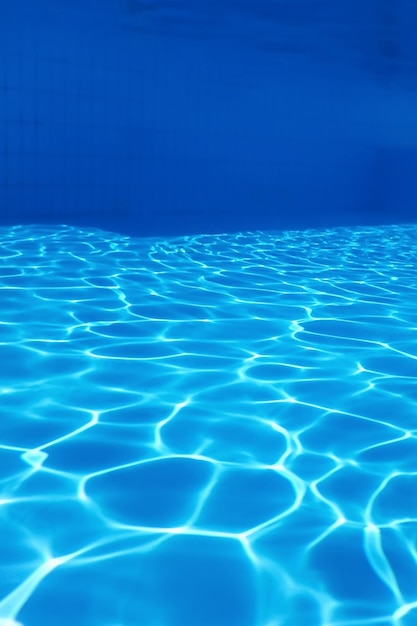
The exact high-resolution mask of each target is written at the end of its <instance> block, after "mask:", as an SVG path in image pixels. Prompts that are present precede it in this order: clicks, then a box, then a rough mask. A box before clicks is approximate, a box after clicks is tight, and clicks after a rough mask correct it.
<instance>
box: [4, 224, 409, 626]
mask: <svg viewBox="0 0 417 626" xmlns="http://www.w3.org/2000/svg"><path fill="white" fill-rule="evenodd" d="M416 263H417V226H410V225H405V226H386V227H378V228H356V229H349V228H338V229H331V230H330V229H329V230H320V231H317V230H316V231H313V230H311V231H303V232H301V231H299V232H298V231H297V232H276V233H271V232H267V233H263V232H252V233H251V232H249V233H240V234H234V235H226V234H225V235H217V236H212V235H210V236H192V237H182V238H180V237H178V238H173V239H157V238H152V239H139V238H136V239H135V238H130V237H125V236H121V235H118V234H115V233H108V232H104V231H99V230H83V229H77V228H74V227H68V226H57V227H45V226H42V227H38V226H16V227H12V228H2V229H0V417H1V419H0V467H1V471H0V480H1V490H0V537H1V541H0V626H17V625H18V624H19V625H20V624H22V625H23V626H52V625H53V626H57V625H59V626H67V625H68V626H69V625H71V626H73V625H74V624H77V625H78V626H87V625H88V626H358V625H369V626H371V625H372V626H413V625H414V626H415V625H416V624H417V585H416V581H417V265H416Z"/></svg>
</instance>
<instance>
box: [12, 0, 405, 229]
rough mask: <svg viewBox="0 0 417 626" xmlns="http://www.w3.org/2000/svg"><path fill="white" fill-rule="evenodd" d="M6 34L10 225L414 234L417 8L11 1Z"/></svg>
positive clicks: (386, 0)
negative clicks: (395, 228) (399, 225)
mask: <svg viewBox="0 0 417 626" xmlns="http://www.w3.org/2000/svg"><path fill="white" fill-rule="evenodd" d="M335 5H337V6H335ZM0 18H1V19H0V54H1V55H2V59H4V62H2V63H1V65H0V107H1V111H0V113H1V117H2V119H3V121H4V124H3V129H4V133H3V138H2V140H1V145H0V207H1V218H0V219H1V223H2V224H8V223H13V224H15V223H35V222H36V223H39V222H49V223H50V222H57V223H66V224H75V225H77V224H80V225H91V226H99V227H106V228H111V229H116V230H123V231H128V232H130V233H134V234H135V235H148V234H152V235H153V234H156V235H159V234H160V235H165V234H187V233H198V232H226V231H237V230H245V229H280V228H304V227H320V226H333V225H355V224H380V223H392V222H409V221H414V220H415V218H416V206H417V202H416V200H417V177H415V175H414V172H415V171H416V167H417V118H416V116H415V111H416V110H417V78H416V75H417V74H416V68H417V44H416V40H415V37H414V33H415V28H416V26H417V9H416V7H415V6H413V5H412V4H411V3H408V2H405V1H404V2H401V3H400V2H394V0H381V1H377V0H374V1H372V2H371V1H368V2H356V1H352V0H349V2H340V3H331V2H328V3H326V2H320V3H319V2H312V3H307V2H306V3H302V2H299V1H295V0H294V2H292V3H289V2H281V3H279V2H278V3H271V2H267V1H266V0H262V1H261V0H259V1H257V2H256V3H255V2H247V1H246V0H240V2H239V3H236V2H220V1H213V2H211V3H203V2H202V3H195V2H187V1H184V2H177V3H176V4H175V5H172V3H166V2H155V3H154V2H150V1H149V2H148V1H147V2H144V1H140V0H126V1H122V0H120V1H119V2H117V1H113V0H112V1H110V0H101V2H100V3H99V2H88V3H85V2H81V1H80V0H74V1H73V2H63V3H58V4H57V3H56V2H52V1H47V0H39V1H38V2H36V3H34V2H33V1H31V0H13V2H12V1H11V0H10V1H7V0H6V1H5V2H3V3H2V4H1V8H0Z"/></svg>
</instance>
